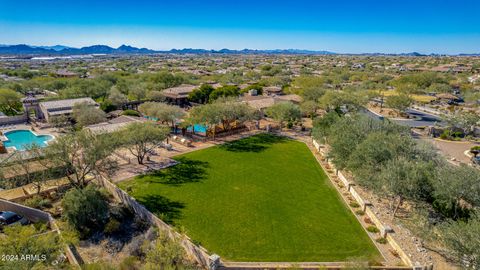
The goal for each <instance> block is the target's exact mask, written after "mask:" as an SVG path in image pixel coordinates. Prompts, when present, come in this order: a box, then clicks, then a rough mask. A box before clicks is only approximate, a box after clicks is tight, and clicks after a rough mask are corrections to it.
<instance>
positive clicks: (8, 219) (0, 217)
mask: <svg viewBox="0 0 480 270" xmlns="http://www.w3.org/2000/svg"><path fill="white" fill-rule="evenodd" d="M28 223H30V222H29V221H28V219H26V218H25V217H23V216H21V215H19V214H17V213H15V212H12V211H4V212H0V226H10V225H13V224H21V225H27V224H28Z"/></svg>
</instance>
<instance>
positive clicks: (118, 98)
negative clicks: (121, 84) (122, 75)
mask: <svg viewBox="0 0 480 270" xmlns="http://www.w3.org/2000/svg"><path fill="white" fill-rule="evenodd" d="M108 99H109V100H110V102H112V104H113V105H114V106H115V107H117V108H118V107H120V106H122V105H123V104H125V103H126V102H127V101H128V98H127V96H126V95H124V94H123V93H122V92H120V91H119V90H117V88H116V87H112V89H110V93H109V94H108Z"/></svg>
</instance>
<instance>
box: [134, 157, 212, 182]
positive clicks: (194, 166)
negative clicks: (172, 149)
mask: <svg viewBox="0 0 480 270" xmlns="http://www.w3.org/2000/svg"><path fill="white" fill-rule="evenodd" d="M176 160H177V161H178V162H179V163H178V164H177V165H174V166H172V167H169V168H167V169H163V170H158V171H156V172H153V173H151V174H148V175H144V176H141V177H145V176H149V177H150V178H149V179H150V180H149V182H150V183H162V184H167V185H181V184H185V183H195V182H200V181H201V180H202V179H205V177H206V175H207V170H206V169H207V168H208V166H209V164H208V162H205V161H200V160H193V159H189V158H186V157H180V158H176ZM152 176H153V177H152Z"/></svg>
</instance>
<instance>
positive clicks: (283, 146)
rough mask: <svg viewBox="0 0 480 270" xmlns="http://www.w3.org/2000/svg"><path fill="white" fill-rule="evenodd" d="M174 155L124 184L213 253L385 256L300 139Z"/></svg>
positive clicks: (249, 257) (264, 139)
mask: <svg viewBox="0 0 480 270" xmlns="http://www.w3.org/2000/svg"><path fill="white" fill-rule="evenodd" d="M176 159H177V160H178V161H180V162H181V164H179V165H176V166H173V167H170V168H169V169H166V170H162V171H159V172H156V173H154V174H150V175H146V176H139V177H136V178H134V179H131V180H128V181H124V182H121V183H119V186H120V187H121V188H123V189H124V190H127V191H128V192H129V193H130V194H131V195H133V196H134V197H135V198H136V199H137V200H138V201H139V202H140V203H142V204H144V205H145V206H146V207H147V208H148V209H149V210H151V211H152V212H154V213H156V214H157V215H158V216H159V217H161V218H162V219H164V220H165V221H167V222H169V223H171V224H174V225H175V226H177V227H178V228H182V230H185V231H186V233H187V235H189V236H190V237H191V238H192V239H194V241H197V242H199V243H200V244H201V245H203V246H204V247H205V248H207V249H208V251H209V252H210V253H217V254H219V255H220V256H221V257H222V258H223V259H226V260H230V261H292V262H293V261H298V262H300V261H329V262H331V261H345V260H348V259H351V258H360V257H362V258H367V259H374V260H375V259H376V260H381V256H380V254H379V252H378V251H377V249H376V248H375V246H374V245H373V243H372V241H371V240H370V239H369V237H368V236H367V234H366V233H365V231H364V230H363V229H362V228H361V226H360V224H359V223H358V221H357V220H356V219H355V217H354V215H353V214H352V213H351V212H350V211H349V210H348V209H347V208H346V206H345V204H344V203H343V201H342V200H341V198H340V196H339V195H338V193H337V191H336V190H335V188H334V187H333V186H332V185H331V184H330V183H329V180H328V178H327V176H326V175H325V173H324V172H323V170H322V168H321V167H320V165H318V163H317V162H316V160H315V158H314V156H313V155H312V153H311V152H310V150H309V149H308V148H307V147H306V146H305V145H304V144H303V143H300V142H297V141H293V140H289V139H286V138H282V137H276V136H272V135H266V134H264V135H257V136H254V137H250V138H246V139H243V140H239V141H236V142H233V143H229V144H226V145H222V146H217V147H212V148H208V149H204V150H199V151H195V152H192V153H189V154H185V155H182V156H178V157H177V158H176Z"/></svg>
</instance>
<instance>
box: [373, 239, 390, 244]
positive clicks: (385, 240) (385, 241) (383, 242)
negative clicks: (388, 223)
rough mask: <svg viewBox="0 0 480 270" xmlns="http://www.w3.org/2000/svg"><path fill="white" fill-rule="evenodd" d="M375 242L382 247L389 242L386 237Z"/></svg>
mask: <svg viewBox="0 0 480 270" xmlns="http://www.w3.org/2000/svg"><path fill="white" fill-rule="evenodd" d="M375 241H376V242H377V243H379V244H382V245H384V244H386V243H387V242H388V241H387V239H386V238H384V237H379V238H377V239H375Z"/></svg>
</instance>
